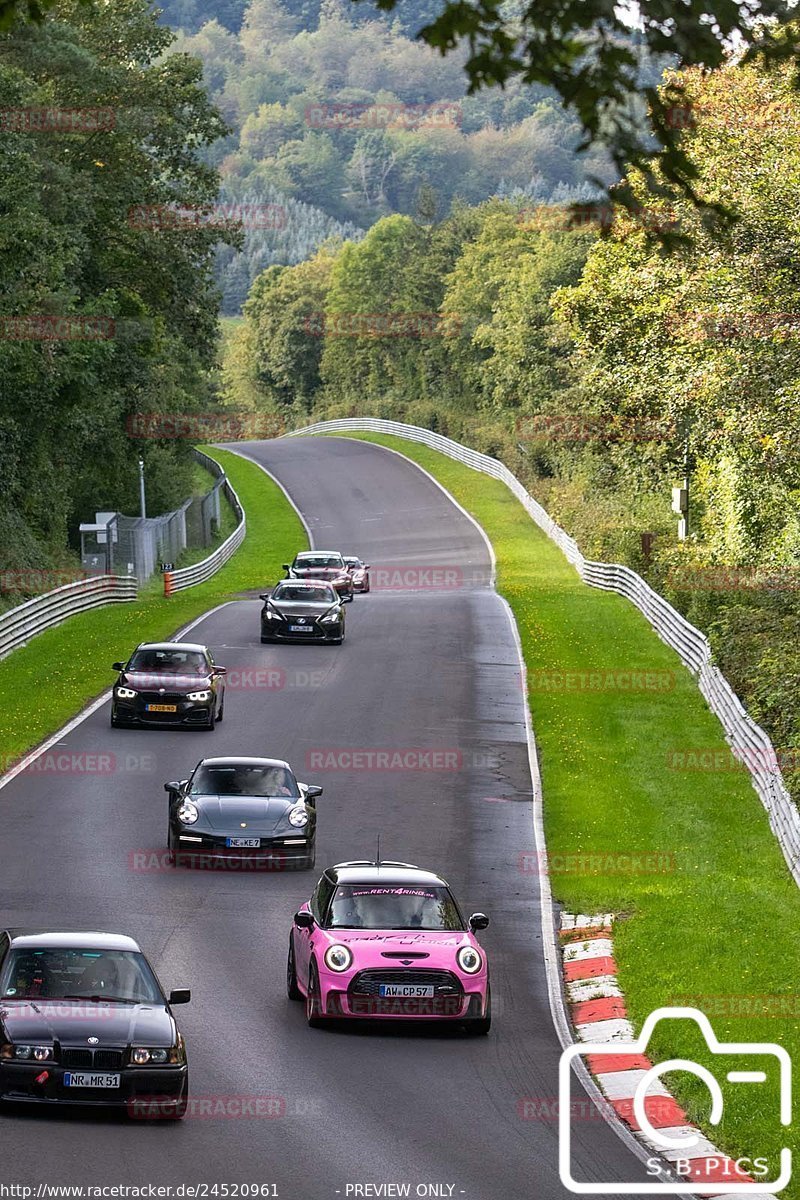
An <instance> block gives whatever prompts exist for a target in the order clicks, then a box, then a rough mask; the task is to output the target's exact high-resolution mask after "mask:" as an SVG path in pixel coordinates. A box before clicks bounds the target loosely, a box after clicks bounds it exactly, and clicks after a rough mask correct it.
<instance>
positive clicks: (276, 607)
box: [261, 579, 345, 645]
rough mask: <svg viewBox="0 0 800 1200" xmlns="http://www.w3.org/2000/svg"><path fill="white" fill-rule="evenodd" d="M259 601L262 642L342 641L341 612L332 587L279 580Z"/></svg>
mask: <svg viewBox="0 0 800 1200" xmlns="http://www.w3.org/2000/svg"><path fill="white" fill-rule="evenodd" d="M261 599H262V600H263V601H264V607H263V608H262V610H261V641H262V642H334V643H335V644H337V645H341V643H342V642H343V641H344V635H345V618H344V608H343V606H342V601H341V599H340V597H339V595H338V593H337V592H336V591H334V588H333V586H332V584H330V583H324V582H323V581H322V580H300V579H283V580H281V582H280V583H279V584H277V585H276V586H275V587H274V588H273V589H272V591H271V592H265V593H264V595H262V597H261Z"/></svg>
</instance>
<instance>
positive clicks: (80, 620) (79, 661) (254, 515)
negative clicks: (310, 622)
mask: <svg viewBox="0 0 800 1200" xmlns="http://www.w3.org/2000/svg"><path fill="white" fill-rule="evenodd" d="M204 449H205V450H206V453H208V454H210V455H211V457H212V458H215V459H216V460H217V462H219V463H220V464H221V465H222V466H223V467H224V468H225V470H226V472H227V473H228V477H229V479H230V480H231V483H232V484H233V486H234V488H235V489H236V491H237V493H238V495H239V498H240V500H241V502H242V504H243V505H244V509H245V512H246V513H247V537H246V538H245V541H244V544H243V545H242V546H241V547H240V548H239V550H238V551H237V552H236V553H235V554H234V555H233V557H232V558H231V559H230V560H229V561H228V562H227V563H226V564H225V566H224V567H223V568H222V570H220V571H218V572H217V574H216V575H214V576H213V578H211V579H209V580H208V582H206V583H201V584H198V585H197V587H193V588H187V589H186V591H183V592H177V593H176V594H175V595H174V596H172V597H170V598H169V599H165V598H164V595H163V584H162V581H161V577H160V576H159V577H157V578H156V579H154V580H151V581H150V582H149V583H148V585H147V586H146V587H145V588H143V589H142V590H141V591H140V594H139V598H138V599H137V600H136V601H135V602H133V603H131V604H110V605H108V606H107V607H105V608H98V609H94V610H93V611H91V612H87V613H82V614H80V615H79V616H76V617H71V618H70V619H69V620H68V621H65V622H64V624H63V625H58V626H56V628H55V629H48V630H47V631H46V632H45V633H42V634H40V635H39V637H36V638H34V639H33V641H31V642H30V643H29V645H27V646H24V647H22V648H21V649H19V650H15V651H14V652H13V653H12V654H10V655H9V657H8V658H5V659H3V661H2V662H0V747H2V758H1V759H0V763H1V764H2V766H3V767H4V768H5V767H7V766H8V765H10V763H12V762H14V761H15V760H16V759H17V758H18V757H19V756H20V755H21V754H23V753H24V752H25V751H26V750H30V749H31V747H33V746H36V745H37V744H38V743H39V742H41V741H42V740H43V739H44V738H46V737H47V736H48V734H51V733H53V732H54V731H55V730H56V729H58V728H59V727H60V726H61V725H63V724H64V723H65V722H66V721H68V720H69V719H70V718H71V717H72V716H74V715H75V713H76V712H77V711H78V710H79V709H81V708H82V707H83V706H84V705H85V704H86V703H87V702H88V701H89V700H91V699H92V697H94V696H97V695H99V694H100V693H101V692H103V691H104V690H105V689H106V688H107V687H109V685H110V684H111V683H112V682H113V674H112V672H111V670H110V666H111V663H112V662H114V661H115V660H117V659H124V658H126V657H127V656H128V654H129V653H130V651H131V650H132V649H133V647H134V646H135V645H136V644H137V642H142V641H147V640H150V639H158V638H167V637H169V636H171V634H173V633H174V632H175V631H176V630H177V629H180V628H181V626H183V625H185V624H186V623H187V622H188V621H191V620H192V618H193V617H197V616H200V614H201V613H203V612H205V611H206V610H207V609H210V608H213V607H214V606H215V605H216V604H220V603H222V602H223V601H224V600H229V599H231V598H232V597H234V596H236V595H238V594H240V593H242V592H246V591H250V590H252V589H254V588H263V587H265V586H268V585H269V584H271V583H274V581H275V580H276V579H280V578H281V577H282V576H283V571H282V570H281V563H283V562H286V561H287V560H288V559H289V558H291V557H292V556H293V555H294V553H295V551H296V550H298V549H300V548H303V547H306V546H307V545H308V539H307V537H306V533H305V530H304V529H303V525H302V522H301V521H300V520H299V518H298V516H297V513H296V512H295V511H294V509H293V508H292V507H291V505H290V504H289V502H288V501H287V499H286V497H285V496H284V494H283V492H282V491H281V489H280V488H279V487H278V486H277V485H276V484H275V483H273V481H272V480H271V479H270V478H269V477H268V476H267V475H265V474H264V472H263V471H262V470H260V468H259V467H257V466H255V464H254V463H251V462H247V461H246V460H245V459H243V458H240V457H239V456H238V455H236V454H232V453H230V452H229V451H227V450H216V449H209V448H208V447H204ZM203 557H205V555H203Z"/></svg>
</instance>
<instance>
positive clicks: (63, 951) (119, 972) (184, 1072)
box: [0, 929, 190, 1119]
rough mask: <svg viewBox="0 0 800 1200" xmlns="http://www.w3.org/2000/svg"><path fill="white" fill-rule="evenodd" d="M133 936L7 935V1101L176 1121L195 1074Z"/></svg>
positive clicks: (1, 1058)
mask: <svg viewBox="0 0 800 1200" xmlns="http://www.w3.org/2000/svg"><path fill="white" fill-rule="evenodd" d="M189 1000H190V993H189V992H188V991H185V990H184V991H175V992H172V993H170V996H169V998H167V996H166V995H165V993H164V992H163V990H162V988H161V985H160V983H159V982H158V979H157V978H156V975H155V973H154V971H153V968H152V967H151V966H150V964H149V962H148V961H147V959H146V958H145V956H144V955H143V954H142V951H141V950H140V948H139V946H138V945H137V943H136V942H135V941H134V940H133V938H129V937H124V936H122V935H121V934H115V933H86V932H80V933H77V932H76V933H44V932H34V931H30V930H20V929H7V930H6V931H5V932H3V933H0V1100H2V1101H6V1102H15V1103H16V1102H36V1103H40V1104H81V1105H112V1106H115V1107H118V1108H124V1109H127V1111H128V1114H129V1115H130V1116H131V1117H134V1118H136V1117H139V1118H143V1117H146V1118H150V1117H156V1118H172V1119H179V1118H181V1117H183V1116H184V1115H185V1112H186V1107H187V1102H188V1094H189V1091H188V1089H189V1080H188V1067H187V1065H186V1048H185V1046H184V1041H183V1038H182V1036H181V1034H180V1032H179V1030H178V1027H177V1025H176V1024H175V1018H174V1017H173V1015H172V1007H173V1005H176V1004H187V1003H188V1002H189Z"/></svg>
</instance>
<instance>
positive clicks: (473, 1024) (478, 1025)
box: [467, 990, 492, 1037]
mask: <svg viewBox="0 0 800 1200" xmlns="http://www.w3.org/2000/svg"><path fill="white" fill-rule="evenodd" d="M491 1028H492V993H491V990H489V991H488V992H487V993H486V1016H485V1017H478V1018H477V1020H472V1021H468V1022H467V1033H468V1034H470V1036H471V1037H484V1036H485V1035H486V1034H487V1033H488V1032H489V1030H490V1029H491Z"/></svg>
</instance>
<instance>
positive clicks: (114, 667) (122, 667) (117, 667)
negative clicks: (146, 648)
mask: <svg viewBox="0 0 800 1200" xmlns="http://www.w3.org/2000/svg"><path fill="white" fill-rule="evenodd" d="M111 670H112V671H124V670H125V663H112V664H111Z"/></svg>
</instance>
